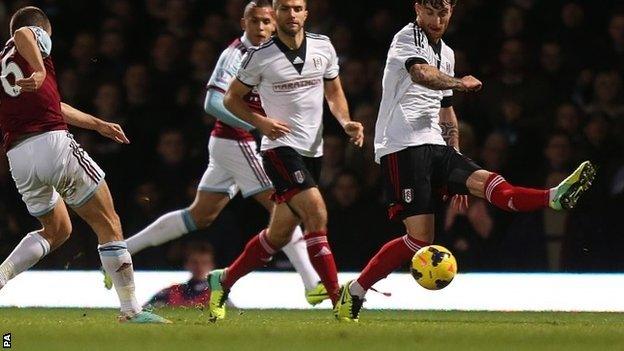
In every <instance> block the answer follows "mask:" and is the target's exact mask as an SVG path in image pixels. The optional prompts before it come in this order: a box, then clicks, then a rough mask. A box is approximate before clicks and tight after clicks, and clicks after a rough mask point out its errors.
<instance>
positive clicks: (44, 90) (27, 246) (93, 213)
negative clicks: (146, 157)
mask: <svg viewBox="0 0 624 351" xmlns="http://www.w3.org/2000/svg"><path fill="white" fill-rule="evenodd" d="M10 32H11V39H9V41H8V42H7V43H6V46H5V47H4V49H3V50H2V52H1V53H0V62H1V67H0V68H1V75H0V80H1V82H2V86H1V87H0V128H1V129H2V132H3V136H4V146H5V149H6V151H7V156H8V159H9V164H10V166H11V174H12V175H13V179H14V180H15V184H16V185H17V189H18V191H19V192H20V194H21V195H22V199H23V200H24V202H25V203H26V207H27V208H28V211H29V212H30V214H31V215H33V216H34V217H36V218H37V219H39V221H40V222H41V224H42V226H43V228H42V229H40V230H37V231H34V232H32V233H28V234H27V235H26V236H25V237H24V239H23V240H22V241H21V242H20V243H19V244H18V245H17V247H16V248H15V249H14V250H13V252H11V254H10V255H9V257H8V258H7V259H6V260H5V261H4V262H2V264H0V288H2V287H3V286H4V285H6V283H7V282H8V281H9V280H11V279H12V278H14V277H15V276H16V275H18V274H19V273H21V272H23V271H25V270H27V269H28V268H30V267H32V266H33V265H34V264H36V263H37V262H38V261H39V260H40V259H41V258H43V257H44V256H45V255H46V254H48V253H49V252H50V251H51V250H54V249H56V248H57V247H59V246H60V245H61V244H63V242H64V241H65V240H67V238H68V237H69V235H70V234H71V230H72V225H71V221H70V218H69V214H68V212H67V207H66V205H65V204H67V205H69V206H71V207H72V208H73V209H74V211H75V212H76V213H77V214H78V215H79V216H80V217H82V218H83V219H84V220H85V221H86V222H87V223H89V225H90V226H91V228H93V231H94V232H95V233H96V234H97V237H98V242H99V246H98V251H99V253H100V259H101V261H102V266H103V267H104V269H105V270H106V271H107V272H108V274H109V275H110V276H111V277H112V280H113V282H114V283H115V288H116V289H117V295H118V297H119V301H120V303H121V315H120V318H119V320H120V321H122V322H132V323H168V322H169V321H167V320H166V319H164V318H161V317H159V316H157V315H155V314H152V313H149V312H146V311H142V309H141V306H140V305H139V304H138V303H137V300H136V298H135V295H134V277H133V275H134V273H133V269H132V259H131V257H130V254H129V253H128V250H127V249H126V243H125V242H124V241H123V235H122V232H121V224H120V222H119V216H117V213H116V212H115V208H114V206H113V201H112V198H111V194H110V192H109V190H108V186H107V185H106V182H105V181H104V172H103V171H102V170H101V169H100V167H98V165H97V164H96V163H95V162H93V160H92V159H91V158H90V157H89V155H88V154H87V153H86V152H85V151H84V150H82V148H81V147H80V145H78V144H77V143H76V141H74V139H73V138H72V136H71V134H69V132H68V131H67V124H71V125H74V126H77V127H81V128H86V129H91V130H95V131H97V132H99V133H100V134H102V135H104V136H106V137H109V138H111V139H113V140H115V141H116V142H119V143H128V142H129V141H128V139H127V138H126V136H125V135H124V133H123V131H122V130H121V128H120V127H119V125H116V124H111V123H106V122H104V121H102V120H100V119H97V118H95V117H93V116H91V115H88V114H86V113H83V112H80V111H78V110H76V109H74V108H72V107H71V106H69V105H67V104H64V103H62V102H61V99H60V95H59V92H58V88H57V83H56V75H55V71H54V64H53V63H52V58H51V57H50V53H51V50H52V40H51V39H50V36H51V34H52V26H51V24H50V21H49V20H48V18H47V16H46V15H45V13H44V12H43V11H41V10H40V9H38V8H36V7H25V8H22V9H20V10H18V11H17V12H16V13H15V14H14V15H13V17H12V18H11V23H10Z"/></svg>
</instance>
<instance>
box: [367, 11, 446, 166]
mask: <svg viewBox="0 0 624 351" xmlns="http://www.w3.org/2000/svg"><path fill="white" fill-rule="evenodd" d="M414 63H426V64H429V65H432V66H435V67H437V68H438V69H439V70H440V71H441V72H442V73H445V74H448V75H450V76H454V75H455V73H454V69H455V54H454V52H453V50H452V49H451V48H450V47H448V46H447V45H446V44H445V43H444V41H442V40H440V41H439V42H438V43H437V44H434V43H429V40H428V39H427V35H426V34H425V32H424V31H423V30H422V29H421V28H420V27H418V25H417V24H416V23H410V24H408V25H407V26H405V27H403V29H401V30H400V31H399V32H398V33H397V34H396V35H395V36H394V39H393V40H392V44H391V45H390V50H389V51H388V59H387V61H386V68H385V70H384V76H383V94H382V98H381V106H380V107H379V115H378V116H377V125H376V127H375V160H376V161H377V162H379V161H380V159H381V157H382V156H384V155H387V154H391V153H394V152H397V151H401V150H403V149H405V148H407V147H410V146H417V145H424V144H435V145H446V143H445V141H444V139H443V138H442V129H441V128H440V125H439V124H438V123H439V120H440V117H439V113H440V107H441V102H442V99H443V98H445V97H449V98H450V97H451V96H452V95H453V91H452V90H446V91H441V90H432V89H429V88H426V87H424V86H422V85H419V84H416V83H414V82H412V79H411V76H410V74H409V71H408V67H411V66H412V65H413V64H414Z"/></svg>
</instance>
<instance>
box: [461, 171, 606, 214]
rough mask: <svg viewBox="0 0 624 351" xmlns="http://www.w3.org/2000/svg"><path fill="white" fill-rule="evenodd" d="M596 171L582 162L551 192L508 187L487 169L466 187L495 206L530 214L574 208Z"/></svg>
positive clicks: (504, 181)
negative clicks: (544, 210)
mask: <svg viewBox="0 0 624 351" xmlns="http://www.w3.org/2000/svg"><path fill="white" fill-rule="evenodd" d="M595 175H596V170H595V168H594V166H593V165H592V164H591V162H589V161H585V162H583V163H582V164H581V165H580V166H579V167H578V168H577V169H576V170H575V171H574V172H573V173H572V174H571V175H570V176H568V178H566V179H565V180H564V181H563V182H561V184H559V185H558V186H556V187H554V188H552V189H530V188H523V187H518V186H514V185H511V184H509V183H508V182H507V181H506V180H505V178H503V177H502V176H500V175H498V174H496V173H490V172H488V171H485V170H479V171H476V172H474V173H473V174H472V175H471V176H470V177H469V178H468V180H467V182H466V185H467V187H468V189H469V190H470V193H471V194H472V195H475V196H479V197H482V198H485V199H486V200H487V201H489V202H490V203H491V204H493V205H494V206H496V207H498V208H500V209H503V210H505V211H510V212H529V211H537V210H541V209H544V208H549V207H550V208H552V209H555V210H568V209H572V208H573V207H574V206H575V205H576V203H577V202H578V200H579V198H580V197H581V195H582V194H583V193H584V192H585V191H587V190H588V189H589V187H590V186H591V184H592V182H593V180H594V177H595Z"/></svg>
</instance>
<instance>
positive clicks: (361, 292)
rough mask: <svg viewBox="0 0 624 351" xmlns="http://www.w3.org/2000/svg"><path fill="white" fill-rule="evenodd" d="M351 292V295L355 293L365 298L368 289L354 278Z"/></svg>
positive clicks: (350, 286) (350, 287)
mask: <svg viewBox="0 0 624 351" xmlns="http://www.w3.org/2000/svg"><path fill="white" fill-rule="evenodd" d="M349 292H350V293H351V295H355V296H357V297H359V298H362V299H363V298H364V296H366V290H364V288H363V287H362V286H361V285H360V283H358V281H357V280H354V281H353V282H352V283H351V285H349Z"/></svg>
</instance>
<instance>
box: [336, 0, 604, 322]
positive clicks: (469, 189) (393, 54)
mask: <svg viewBox="0 0 624 351" xmlns="http://www.w3.org/2000/svg"><path fill="white" fill-rule="evenodd" d="M456 3H457V0H417V1H416V3H415V7H414V8H415V10H416V21H415V22H413V23H410V24H408V25H406V26H405V27H403V29H401V30H400V31H399V32H398V33H397V34H396V35H395V36H394V40H393V41H392V44H391V45H390V50H389V51H388V58H387V61H386V68H385V71H384V77H383V94H382V100H381V106H380V108H379V116H378V118H377V126H376V130H375V158H376V160H377V162H381V167H382V169H383V177H384V183H385V192H386V197H387V198H388V199H389V203H388V215H389V217H390V218H391V219H396V220H400V221H403V223H404V225H405V228H406V231H407V234H406V235H404V236H402V237H400V238H397V239H395V240H393V241H390V242H388V243H387V244H386V245H385V246H383V247H382V248H381V250H379V252H378V253H377V254H376V255H375V256H374V257H373V258H372V259H371V260H370V262H369V263H368V265H367V266H366V268H364V270H363V271H362V273H361V274H360V276H359V277H358V279H357V280H354V281H352V282H348V283H347V284H346V285H344V286H343V288H342V289H341V297H340V304H339V312H338V315H339V319H340V320H345V321H357V320H358V316H359V312H360V309H361V307H362V304H363V302H364V296H365V294H366V291H367V290H369V289H370V288H371V287H372V286H373V284H375V283H376V282H377V281H379V280H380V279H383V278H384V277H386V276H387V275H388V274H390V273H391V272H392V271H394V270H395V269H397V268H399V267H401V266H402V265H403V264H405V263H407V262H409V261H410V260H411V258H412V256H413V255H414V252H416V251H417V250H418V249H419V248H420V247H422V246H426V245H429V244H430V243H432V242H433V238H434V209H435V208H436V207H437V206H436V204H437V203H438V202H439V201H440V200H441V199H442V195H441V194H442V193H444V192H446V193H447V194H448V195H451V196H453V200H452V201H453V203H454V205H455V206H462V207H465V206H467V205H468V199H467V196H466V195H468V194H470V195H473V196H477V197H480V198H485V199H486V200H487V201H489V202H490V203H492V204H493V205H495V206H497V207H499V208H501V209H503V210H506V211H515V212H525V211H535V210H540V209H543V208H548V207H551V208H553V209H555V210H561V209H569V208H572V207H573V206H574V205H575V204H576V202H577V200H578V199H579V197H580V195H581V194H582V193H583V192H584V191H585V190H587V189H588V188H589V186H590V185H591V182H592V180H593V178H594V173H595V171H594V168H593V166H592V165H591V163H589V162H584V163H582V164H581V165H580V166H579V167H578V169H577V170H576V171H575V172H574V173H572V175H570V176H569V177H568V178H567V179H565V180H564V181H563V182H562V183H561V184H560V185H559V186H557V187H555V188H552V189H546V190H538V189H527V188H521V187H517V186H514V185H511V184H509V183H508V182H507V181H506V180H505V179H504V178H503V177H502V176H500V175H498V174H495V173H492V172H488V171H486V170H483V169H481V167H479V166H478V165H476V164H475V163H474V162H473V161H472V160H470V159H468V158H467V157H465V156H463V155H462V154H461V153H459V133H458V129H457V117H456V116H455V112H454V110H453V103H452V96H453V91H454V90H457V91H465V92H475V91H478V90H480V89H481V82H480V81H479V80H477V79H476V78H475V77H473V76H466V77H463V78H455V77H454V67H455V56H454V53H453V50H452V49H451V48H450V47H449V46H448V45H446V43H445V42H444V41H443V40H442V36H443V35H444V32H445V31H446V28H447V26H448V23H449V21H450V19H451V15H452V14H453V9H454V7H455V4H456ZM444 190H446V191H444Z"/></svg>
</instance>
